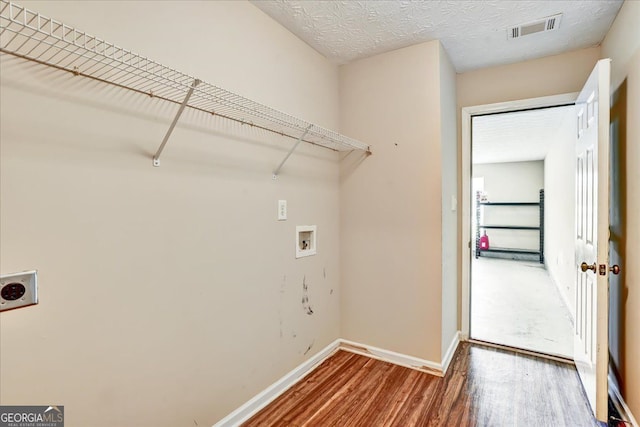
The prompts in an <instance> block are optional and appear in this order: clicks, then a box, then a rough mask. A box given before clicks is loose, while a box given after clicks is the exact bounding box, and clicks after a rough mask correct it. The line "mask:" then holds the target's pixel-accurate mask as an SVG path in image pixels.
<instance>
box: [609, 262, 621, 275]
mask: <svg viewBox="0 0 640 427" xmlns="http://www.w3.org/2000/svg"><path fill="white" fill-rule="evenodd" d="M609 271H610V272H612V273H613V274H620V266H619V265H618V264H614V265H612V266H611V267H609Z"/></svg>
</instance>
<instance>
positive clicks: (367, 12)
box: [251, 0, 623, 72]
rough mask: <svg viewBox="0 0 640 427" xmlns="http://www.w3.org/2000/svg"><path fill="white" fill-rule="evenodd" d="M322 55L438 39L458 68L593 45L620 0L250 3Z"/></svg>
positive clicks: (351, 54)
mask: <svg viewBox="0 0 640 427" xmlns="http://www.w3.org/2000/svg"><path fill="white" fill-rule="evenodd" d="M251 1H252V3H253V4H254V5H255V6H257V7H258V8H260V9H261V10H263V11H264V12H265V13H267V14H268V15H269V16H271V17H272V18H273V19H275V20H276V21H278V22H279V23H280V24H282V25H283V26H284V27H286V28H287V29H289V31H291V32H292V33H293V34H295V35H297V36H298V37H299V38H301V39H302V40H304V41H305V42H306V43H307V44H309V45H310V46H311V47H313V48H314V49H316V50H317V51H318V52H320V53H321V54H323V55H324V56H325V57H327V58H329V59H331V60H333V61H335V62H337V63H340V64H344V63H347V62H350V61H352V60H355V59H359V58H364V57H368V56H373V55H376V54H379V53H383V52H388V51H390V50H394V49H398V48H401V47H406V46H410V45H413V44H417V43H421V42H425V41H429V40H435V39H438V40H440V41H441V42H442V44H443V46H444V48H445V49H446V51H447V52H448V54H449V56H450V57H451V60H452V62H453V65H454V67H455V68H456V71H458V72H465V71H469V70H473V69H477V68H484V67H488V66H494V65H499V64H508V63H513V62H519V61H523V60H528V59H534V58H540V57H543V56H548V55H555V54H559V53H562V52H566V51H570V50H575V49H580V48H585V47H590V46H596V45H598V44H599V43H600V42H601V41H602V39H603V38H604V36H605V34H606V33H607V30H608V29H609V27H610V26H611V24H612V22H613V20H614V18H615V16H616V14H617V13H618V10H619V9H620V7H621V6H622V2H623V0H570V1H565V0H536V1H531V0H515V1H513V0H429V1H426V0H423V1H417V0H414V1H407V0H393V1H384V0H365V1H363V0H347V1H337V0H333V1H325V0H322V1H317V0H251ZM558 13H562V14H563V15H562V21H561V23H560V28H559V29H558V30H555V31H551V32H546V33H539V34H532V35H529V36H525V37H522V38H520V39H515V40H508V39H507V28H508V27H511V26H514V25H518V24H524V23H527V22H531V21H535V20H537V19H539V18H544V17H547V16H551V15H555V14H558Z"/></svg>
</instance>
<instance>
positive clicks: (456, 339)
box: [442, 331, 460, 375]
mask: <svg viewBox="0 0 640 427" xmlns="http://www.w3.org/2000/svg"><path fill="white" fill-rule="evenodd" d="M458 344H460V331H456V333H455V335H454V336H453V339H452V340H451V344H449V348H448V349H447V352H446V353H445V354H444V356H443V357H442V374H443V375H444V374H446V373H447V369H449V365H450V364H451V360H453V355H454V354H455V353H456V349H457V348H458Z"/></svg>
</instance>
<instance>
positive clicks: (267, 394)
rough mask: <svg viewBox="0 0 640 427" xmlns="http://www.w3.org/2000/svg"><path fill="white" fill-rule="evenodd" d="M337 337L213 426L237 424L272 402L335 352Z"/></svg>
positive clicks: (337, 344)
mask: <svg viewBox="0 0 640 427" xmlns="http://www.w3.org/2000/svg"><path fill="white" fill-rule="evenodd" d="M340 341H341V340H339V339H337V340H335V341H334V342H332V343H331V344H329V345H328V346H326V347H325V348H323V349H322V350H320V351H319V352H318V353H316V354H315V355H314V356H313V357H311V358H310V359H308V360H306V361H305V362H303V363H302V364H300V365H298V367H296V368H294V369H293V370H292V371H291V372H289V373H287V374H285V375H284V376H283V377H282V378H280V379H279V380H278V381H276V382H275V383H273V384H272V385H270V386H269V387H267V388H266V389H264V390H263V391H261V392H260V393H258V394H257V395H256V396H254V397H253V398H252V399H251V400H249V401H247V402H246V403H245V404H243V405H242V406H240V407H239V408H238V409H236V410H235V411H233V412H232V413H230V414H229V415H227V416H226V417H224V418H223V419H221V420H220V421H218V422H217V423H215V424H214V426H213V427H227V426H238V425H240V424H242V423H243V422H245V421H247V420H248V419H249V418H251V417H252V416H254V415H255V414H256V413H257V412H258V411H260V410H261V409H262V408H264V407H265V406H267V405H268V404H269V403H271V402H273V401H274V400H275V399H276V398H277V397H278V396H280V395H281V394H282V393H284V392H285V391H287V389H289V388H290V387H292V386H293V385H295V384H296V383H297V382H298V381H300V380H301V379H302V378H303V377H304V376H306V375H307V374H309V373H310V372H311V371H313V370H314V369H315V368H316V367H317V366H318V365H319V364H320V363H322V362H324V361H325V359H327V358H328V357H329V356H331V355H332V354H333V353H335V352H336V351H337V350H338V348H339V347H340Z"/></svg>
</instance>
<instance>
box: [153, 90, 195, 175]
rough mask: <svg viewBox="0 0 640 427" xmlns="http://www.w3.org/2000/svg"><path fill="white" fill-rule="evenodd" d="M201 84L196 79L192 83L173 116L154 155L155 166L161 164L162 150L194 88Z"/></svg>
mask: <svg viewBox="0 0 640 427" xmlns="http://www.w3.org/2000/svg"><path fill="white" fill-rule="evenodd" d="M199 84H200V80H198V79H195V80H194V81H193V84H192V85H191V89H189V92H187V96H186V97H185V98H184V101H182V104H180V108H179V109H178V113H177V114H176V116H175V117H174V118H173V122H171V126H169V130H167V133H166V134H165V136H164V139H163V140H162V144H160V147H158V151H156V154H155V155H154V156H153V166H155V167H158V166H160V154H162V150H164V146H165V145H167V141H169V137H170V136H171V133H172V132H173V129H174V128H175V127H176V124H177V123H178V119H179V118H180V116H181V115H182V112H183V111H184V107H186V106H187V102H189V98H191V95H192V94H193V90H194V89H195V88H196V86H198V85H199Z"/></svg>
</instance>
